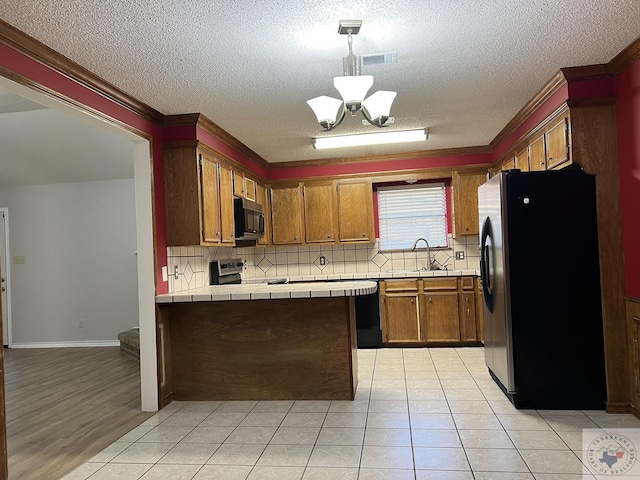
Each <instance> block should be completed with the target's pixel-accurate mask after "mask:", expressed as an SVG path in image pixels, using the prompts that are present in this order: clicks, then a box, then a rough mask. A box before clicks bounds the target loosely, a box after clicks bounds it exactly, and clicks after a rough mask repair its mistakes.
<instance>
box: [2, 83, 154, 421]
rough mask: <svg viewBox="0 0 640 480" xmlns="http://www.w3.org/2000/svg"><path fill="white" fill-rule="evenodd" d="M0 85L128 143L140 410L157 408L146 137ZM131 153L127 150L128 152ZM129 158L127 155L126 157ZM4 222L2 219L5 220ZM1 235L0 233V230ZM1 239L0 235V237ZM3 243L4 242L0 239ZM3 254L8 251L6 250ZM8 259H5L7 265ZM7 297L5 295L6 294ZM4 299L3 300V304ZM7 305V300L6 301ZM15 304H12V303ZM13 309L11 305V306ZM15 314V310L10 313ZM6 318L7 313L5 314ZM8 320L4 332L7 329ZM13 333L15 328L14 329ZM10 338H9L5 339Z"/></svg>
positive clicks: (66, 104)
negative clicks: (131, 168)
mask: <svg viewBox="0 0 640 480" xmlns="http://www.w3.org/2000/svg"><path fill="white" fill-rule="evenodd" d="M0 88H5V89H7V90H9V91H11V92H13V93H15V94H17V95H20V96H21V97H24V98H26V99H29V100H32V101H34V102H37V103H39V104H41V105H43V106H44V107H46V108H49V109H51V110H53V111H57V112H61V113H64V114H66V115H68V116H70V117H73V118H75V119H78V120H80V121H81V122H83V123H85V124H90V125H93V126H94V127H98V128H99V129H102V130H104V131H107V132H109V133H111V134H115V135H117V136H119V137H121V138H123V139H126V140H127V141H128V142H130V145H131V150H132V157H133V159H132V160H133V184H134V197H135V199H134V203H135V228H136V252H135V254H136V260H135V261H136V264H137V265H136V267H137V277H138V282H137V290H138V325H139V328H140V378H141V388H140V393H141V410H142V411H146V412H153V411H156V410H157V409H158V395H157V385H156V348H155V344H156V342H155V265H154V236H153V217H152V193H151V192H152V175H151V171H152V160H151V159H152V155H151V148H150V139H148V138H145V137H143V136H141V135H144V134H142V133H141V134H140V135H137V134H136V133H132V132H130V131H127V130H125V129H124V128H123V127H122V126H121V124H118V123H117V122H115V121H114V122H110V121H108V120H105V119H104V118H96V117H95V116H93V115H91V114H90V113H89V112H88V111H84V110H81V109H79V108H78V107H77V106H75V105H72V104H71V103H69V102H66V101H64V100H60V99H58V98H54V97H50V96H48V95H46V94H43V93H40V92H38V91H35V90H32V89H31V88H29V87H26V86H23V85H20V84H18V83H15V82H13V81H11V80H9V79H6V78H4V77H0ZM129 155H131V153H130V154H129ZM129 161H131V156H129ZM5 223H6V222H5ZM0 235H1V233H0ZM0 238H2V237H0ZM1 242H2V243H3V244H4V243H5V241H4V240H1ZM7 257H9V254H8V252H7ZM9 262H10V258H7V259H6V262H5V264H6V265H8V264H9ZM7 298H9V296H7ZM4 303H5V302H3V305H4ZM7 305H8V306H9V305H10V302H9V301H7ZM14 307H15V306H14ZM14 310H15V308H14ZM14 313H15V312H14ZM7 317H9V314H7ZM11 330H12V328H11V323H10V322H9V323H8V325H7V331H8V332H11ZM14 334H15V329H14ZM9 341H11V338H9Z"/></svg>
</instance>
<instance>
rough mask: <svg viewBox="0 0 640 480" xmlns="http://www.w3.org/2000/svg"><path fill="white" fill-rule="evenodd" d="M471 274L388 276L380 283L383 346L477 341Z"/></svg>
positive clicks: (473, 279)
mask: <svg viewBox="0 0 640 480" xmlns="http://www.w3.org/2000/svg"><path fill="white" fill-rule="evenodd" d="M476 295H477V281H476V280H475V278H474V277H438V278H421V279H397V280H396V279H392V280H383V281H381V282H380V302H381V314H382V315H381V317H382V339H383V343H384V344H386V345H394V344H402V345H430V344H459V343H467V344H469V343H474V344H477V343H478V342H479V340H480V339H481V331H482V330H481V327H479V325H478V323H477V318H478V317H477V301H476Z"/></svg>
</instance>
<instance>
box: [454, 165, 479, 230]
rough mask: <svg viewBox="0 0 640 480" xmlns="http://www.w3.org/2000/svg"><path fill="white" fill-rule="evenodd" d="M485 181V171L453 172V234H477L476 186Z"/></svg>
mask: <svg viewBox="0 0 640 480" xmlns="http://www.w3.org/2000/svg"><path fill="white" fill-rule="evenodd" d="M486 181H487V174H486V173H460V172H457V171H455V172H453V176H452V185H453V215H454V236H455V237H460V236H463V235H478V234H479V232H480V229H479V225H478V187H479V186H480V185H482V184H483V183H484V182H486Z"/></svg>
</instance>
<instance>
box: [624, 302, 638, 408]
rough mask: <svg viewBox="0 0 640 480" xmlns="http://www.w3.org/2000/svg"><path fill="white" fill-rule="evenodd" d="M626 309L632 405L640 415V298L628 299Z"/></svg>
mask: <svg viewBox="0 0 640 480" xmlns="http://www.w3.org/2000/svg"><path fill="white" fill-rule="evenodd" d="M626 311H627V326H628V328H629V332H628V333H629V340H630V345H629V346H630V350H631V352H630V353H631V355H630V365H629V367H630V372H631V405H632V412H633V413H634V415H636V416H637V417H640V299H632V298H629V299H627V300H626Z"/></svg>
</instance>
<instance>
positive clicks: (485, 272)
mask: <svg viewBox="0 0 640 480" xmlns="http://www.w3.org/2000/svg"><path fill="white" fill-rule="evenodd" d="M492 236H493V229H492V228H491V220H490V219H489V217H487V218H486V219H485V221H484V223H483V225H482V233H481V236H480V279H481V280H482V295H483V297H484V302H485V304H486V305H487V308H488V309H489V312H492V313H493V285H492V284H491V266H490V265H489V262H490V258H491V256H490V252H489V249H490V247H491V246H492V245H493V242H492Z"/></svg>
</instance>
